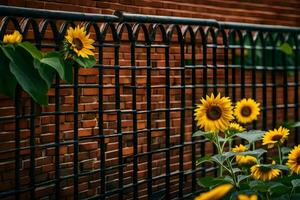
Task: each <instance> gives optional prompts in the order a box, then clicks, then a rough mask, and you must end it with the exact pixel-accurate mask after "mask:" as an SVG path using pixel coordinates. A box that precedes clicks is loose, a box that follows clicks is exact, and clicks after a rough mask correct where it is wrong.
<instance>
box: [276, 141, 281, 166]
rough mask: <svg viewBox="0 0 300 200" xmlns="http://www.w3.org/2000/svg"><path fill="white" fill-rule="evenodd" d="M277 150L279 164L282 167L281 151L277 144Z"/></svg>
mask: <svg viewBox="0 0 300 200" xmlns="http://www.w3.org/2000/svg"><path fill="white" fill-rule="evenodd" d="M277 148H278V155H279V164H280V165H282V154H281V149H280V144H279V143H277Z"/></svg>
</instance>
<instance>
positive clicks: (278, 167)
mask: <svg viewBox="0 0 300 200" xmlns="http://www.w3.org/2000/svg"><path fill="white" fill-rule="evenodd" d="M271 167H272V168H273V169H280V170H283V171H289V168H288V166H286V165H272V164H271Z"/></svg>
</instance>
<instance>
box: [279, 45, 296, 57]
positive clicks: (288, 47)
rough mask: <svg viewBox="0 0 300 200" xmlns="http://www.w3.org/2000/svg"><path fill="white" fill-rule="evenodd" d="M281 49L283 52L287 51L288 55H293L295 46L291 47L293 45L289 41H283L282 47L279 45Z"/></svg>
mask: <svg viewBox="0 0 300 200" xmlns="http://www.w3.org/2000/svg"><path fill="white" fill-rule="evenodd" d="M279 49H280V51H282V52H283V53H285V54H286V55H293V48H292V47H291V45H290V44H289V43H287V42H285V43H283V44H282V45H281V46H280V47H279Z"/></svg>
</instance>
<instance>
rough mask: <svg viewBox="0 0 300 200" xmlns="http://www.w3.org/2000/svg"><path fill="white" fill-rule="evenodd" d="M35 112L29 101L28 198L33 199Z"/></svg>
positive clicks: (32, 102) (31, 102)
mask: <svg viewBox="0 0 300 200" xmlns="http://www.w3.org/2000/svg"><path fill="white" fill-rule="evenodd" d="M35 112H36V104H35V102H34V100H33V99H30V141H29V144H30V170H29V176H30V198H31V199H35V175H34V170H35Z"/></svg>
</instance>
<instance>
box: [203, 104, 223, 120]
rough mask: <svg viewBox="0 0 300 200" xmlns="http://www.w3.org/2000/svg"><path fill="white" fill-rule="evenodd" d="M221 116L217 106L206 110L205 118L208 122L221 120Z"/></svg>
mask: <svg viewBox="0 0 300 200" xmlns="http://www.w3.org/2000/svg"><path fill="white" fill-rule="evenodd" d="M221 115H222V110H221V108H220V107H219V106H211V107H210V108H208V110H207V114H206V116H207V117H208V119H210V120H218V119H220V118H221Z"/></svg>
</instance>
